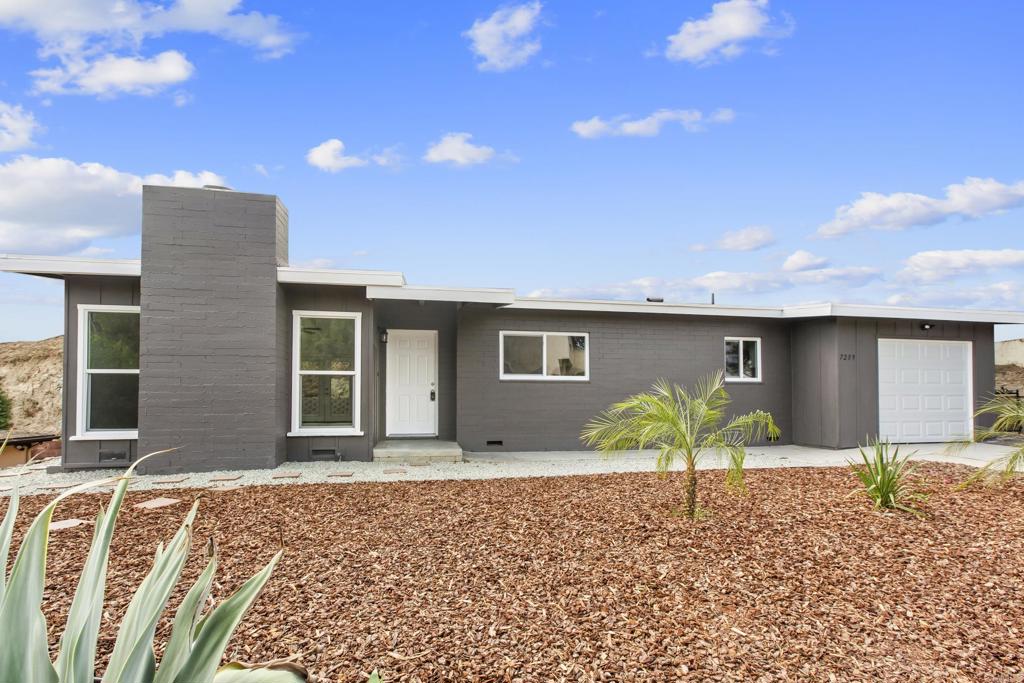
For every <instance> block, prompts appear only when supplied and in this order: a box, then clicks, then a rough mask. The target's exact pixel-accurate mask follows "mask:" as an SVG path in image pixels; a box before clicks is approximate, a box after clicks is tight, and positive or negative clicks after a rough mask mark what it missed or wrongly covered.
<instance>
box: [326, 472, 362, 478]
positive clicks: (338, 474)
mask: <svg viewBox="0 0 1024 683" xmlns="http://www.w3.org/2000/svg"><path fill="white" fill-rule="evenodd" d="M353 474H355V472H328V473H327V476H328V477H351V476H352V475H353Z"/></svg>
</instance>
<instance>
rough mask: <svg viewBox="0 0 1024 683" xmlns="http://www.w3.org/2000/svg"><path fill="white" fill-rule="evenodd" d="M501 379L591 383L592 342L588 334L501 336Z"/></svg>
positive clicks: (535, 333)
mask: <svg viewBox="0 0 1024 683" xmlns="http://www.w3.org/2000/svg"><path fill="white" fill-rule="evenodd" d="M499 337H500V339H499V355H500V363H501V371H500V373H499V377H500V378H501V379H525V380H552V381H556V380H565V381H571V380H576V381H583V380H587V379H590V338H589V335H587V334H586V333H585V332H580V333H577V332H501V333H500V335H499Z"/></svg>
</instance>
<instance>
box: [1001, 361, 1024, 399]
mask: <svg viewBox="0 0 1024 683" xmlns="http://www.w3.org/2000/svg"><path fill="white" fill-rule="evenodd" d="M1003 387H1006V388H1007V389H1009V390H1010V391H1013V390H1014V389H1019V390H1020V393H1021V394H1024V367H1021V366H1019V365H997V366H996V388H997V389H1001V388H1003Z"/></svg>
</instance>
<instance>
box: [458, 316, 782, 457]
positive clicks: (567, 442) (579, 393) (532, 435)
mask: <svg viewBox="0 0 1024 683" xmlns="http://www.w3.org/2000/svg"><path fill="white" fill-rule="evenodd" d="M500 330H532V331H541V332H588V333H589V334H590V364H591V368H590V381H588V382H546V381H544V382H538V381H501V380H499V379H498V333H499V331H500ZM726 336H743V337H746V336H750V337H761V338H762V344H763V347H762V364H763V381H762V382H760V383H756V384H729V385H728V391H729V394H730V396H731V397H732V399H733V407H734V409H735V411H736V412H737V413H739V412H747V411H749V410H754V409H756V408H761V409H764V410H768V411H770V412H771V413H772V415H773V416H774V417H775V420H776V421H777V422H778V424H779V426H780V427H781V428H782V432H783V434H782V443H789V442H790V441H791V439H792V436H791V434H790V431H791V429H790V426H791V407H792V401H791V394H790V363H789V347H790V342H789V328H788V325H787V324H786V323H785V322H784V321H772V320H760V319H751V318H748V319H741V318H732V319H729V318H702V319H694V318H685V317H681V316H654V315H621V314H620V315H608V314H595V313H575V312H569V311H563V312H543V311H526V310H502V309H497V310H490V309H485V308H483V307H474V306H466V307H465V308H463V309H462V311H461V312H460V316H459V334H458V358H459V367H458V415H457V426H458V439H459V443H460V444H461V445H462V447H463V448H465V449H467V450H471V451H486V450H506V451H524V450H525V451H532V450H537V451H542V450H580V449H583V448H584V446H583V445H582V444H581V442H580V441H579V434H580V430H581V428H582V427H583V425H584V424H585V423H586V422H587V421H588V420H589V419H590V418H592V417H593V416H595V415H596V414H597V413H598V412H600V411H601V410H603V409H604V408H607V407H608V406H609V405H610V404H611V403H613V402H615V401H618V400H621V399H623V398H625V397H626V396H627V395H629V394H631V393H636V392H639V391H644V390H646V389H647V388H649V387H650V386H651V384H652V383H654V382H655V381H656V380H657V379H659V378H665V379H667V380H669V381H672V382H678V383H680V384H684V385H692V384H693V383H694V382H695V381H696V380H697V379H699V378H700V377H702V376H704V375H706V374H707V373H708V372H710V371H713V370H715V369H719V368H721V367H722V366H723V362H724V361H723V357H724V337H726ZM490 440H500V441H502V442H503V444H502V445H501V446H488V445H487V443H486V442H487V441H490Z"/></svg>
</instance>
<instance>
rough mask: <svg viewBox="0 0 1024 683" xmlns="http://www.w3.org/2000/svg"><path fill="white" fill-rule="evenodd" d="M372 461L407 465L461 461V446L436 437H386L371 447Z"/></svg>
mask: <svg viewBox="0 0 1024 683" xmlns="http://www.w3.org/2000/svg"><path fill="white" fill-rule="evenodd" d="M373 461H374V462H386V463H406V464H409V465H414V464H426V463H432V462H462V446H460V445H459V444H458V443H457V442H455V441H438V440H437V439H388V440H386V441H381V442H380V443H378V444H377V445H376V446H374V447H373Z"/></svg>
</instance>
